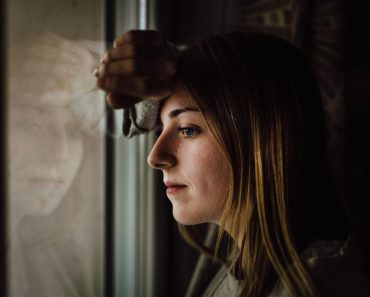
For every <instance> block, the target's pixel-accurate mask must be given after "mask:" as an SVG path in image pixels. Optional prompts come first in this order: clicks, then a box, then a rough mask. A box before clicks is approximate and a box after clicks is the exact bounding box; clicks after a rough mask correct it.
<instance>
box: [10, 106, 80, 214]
mask: <svg viewBox="0 0 370 297" xmlns="http://www.w3.org/2000/svg"><path fill="white" fill-rule="evenodd" d="M9 136H10V173H11V175H10V176H11V178H10V190H11V201H12V207H13V209H14V212H15V213H16V214H17V215H47V214H49V213H51V212H52V211H53V210H54V209H55V208H56V207H57V206H58V205H59V203H60V201H61V200H62V198H63V197H64V195H65V194H66V192H67V190H68V189H69V188H70V186H71V184H72V181H73V179H74V178H75V176H76V173H77V171H78V168H79V166H80V164H81V160H82V156H83V138H82V134H81V132H80V125H79V123H78V122H77V121H76V118H75V116H74V115H73V114H72V112H71V111H70V110H69V109H68V108H67V107H59V106H57V107H56V106H50V105H40V106H31V105H30V106H26V105H20V106H11V110H10V133H9Z"/></svg>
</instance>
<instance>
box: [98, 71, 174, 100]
mask: <svg viewBox="0 0 370 297" xmlns="http://www.w3.org/2000/svg"><path fill="white" fill-rule="evenodd" d="M98 86H99V87H100V88H103V89H104V90H105V91H107V92H113V93H117V94H122V95H128V96H132V97H137V98H150V99H157V100H161V99H163V98H165V97H167V96H169V95H170V93H171V89H172V81H171V80H159V79H146V78H128V79H119V78H117V77H109V78H102V79H98ZM138 101H140V99H138Z"/></svg>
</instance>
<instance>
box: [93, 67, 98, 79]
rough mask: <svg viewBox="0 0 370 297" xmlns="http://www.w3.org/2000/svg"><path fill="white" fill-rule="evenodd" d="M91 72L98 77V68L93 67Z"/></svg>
mask: <svg viewBox="0 0 370 297" xmlns="http://www.w3.org/2000/svg"><path fill="white" fill-rule="evenodd" d="M93 74H94V76H95V77H99V70H98V68H95V69H94V71H93Z"/></svg>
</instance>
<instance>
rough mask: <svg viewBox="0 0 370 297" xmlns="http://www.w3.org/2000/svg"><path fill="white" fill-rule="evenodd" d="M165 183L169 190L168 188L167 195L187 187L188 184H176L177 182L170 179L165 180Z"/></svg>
mask: <svg viewBox="0 0 370 297" xmlns="http://www.w3.org/2000/svg"><path fill="white" fill-rule="evenodd" d="M164 184H165V185H166V187H167V190H166V193H167V195H169V194H176V193H179V192H180V191H182V190H184V189H185V188H186V185H183V184H176V183H174V182H170V181H165V182H164Z"/></svg>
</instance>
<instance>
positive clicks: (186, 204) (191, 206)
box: [148, 89, 229, 225]
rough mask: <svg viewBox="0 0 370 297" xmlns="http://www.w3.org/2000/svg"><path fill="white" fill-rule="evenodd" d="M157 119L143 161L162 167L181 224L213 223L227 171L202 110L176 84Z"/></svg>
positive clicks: (225, 187)
mask: <svg viewBox="0 0 370 297" xmlns="http://www.w3.org/2000/svg"><path fill="white" fill-rule="evenodd" d="M160 119H161V122H162V125H163V130H162V133H161V134H160V136H159V138H158V140H157V141H156V143H155V145H154V147H153V149H152V151H151V153H150V154H149V156H148V163H149V165H150V166H152V167H153V168H156V169H160V170H161V171H162V173H163V181H164V183H165V185H166V187H167V192H166V193H167V197H168V198H169V200H170V201H171V203H172V207H173V216H174V218H175V219H176V220H177V221H178V222H179V223H181V224H184V225H193V224H200V223H205V222H212V223H217V224H219V223H220V219H221V215H222V211H223V207H224V204H225V201H226V198H227V194H228V187H229V172H228V169H227V165H226V160H225V158H224V156H223V154H222V152H221V149H220V148H219V146H218V144H217V142H216V139H215V136H214V135H213V134H212V132H211V129H210V128H209V127H208V124H207V122H206V120H205V118H204V116H203V114H202V112H200V110H199V109H198V107H197V105H196V103H195V101H194V100H193V99H192V98H191V97H190V96H189V95H188V94H187V93H185V92H184V91H181V90H179V89H176V90H175V92H174V93H173V95H172V96H170V97H169V98H168V99H167V100H166V101H165V103H164V105H163V107H162V109H161V112H160Z"/></svg>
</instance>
